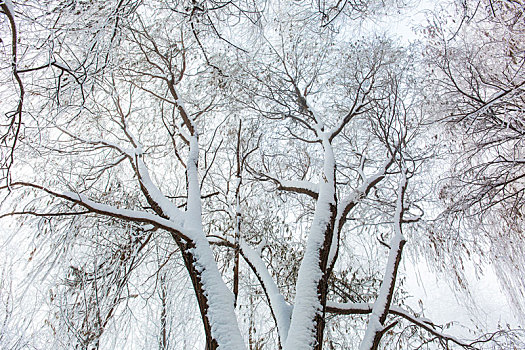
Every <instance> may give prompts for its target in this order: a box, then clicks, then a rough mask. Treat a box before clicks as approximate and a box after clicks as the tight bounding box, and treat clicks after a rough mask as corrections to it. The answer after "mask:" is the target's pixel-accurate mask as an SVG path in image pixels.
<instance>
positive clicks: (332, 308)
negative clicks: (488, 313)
mask: <svg viewBox="0 0 525 350" xmlns="http://www.w3.org/2000/svg"><path fill="white" fill-rule="evenodd" d="M373 307H374V304H372V303H334V302H327V303H326V312H328V313H331V314H336V315H366V314H370V313H372V309H373ZM388 313H389V314H392V315H396V316H400V317H403V318H404V319H406V320H407V321H409V322H412V323H413V324H415V325H416V326H419V327H421V328H423V329H424V330H426V331H427V332H429V333H430V334H432V335H433V336H435V337H437V338H439V339H441V340H444V341H451V342H453V343H456V344H457V345H459V346H462V347H464V348H466V349H475V347H474V346H473V345H472V342H470V343H469V342H466V341H463V340H460V339H458V338H456V337H454V336H452V335H449V334H446V333H443V332H440V331H439V330H437V329H436V328H435V325H434V323H433V322H432V321H430V320H429V319H427V318H422V317H417V316H414V315H412V314H411V313H410V312H409V311H407V310H405V309H403V308H400V307H397V306H390V308H389V310H388Z"/></svg>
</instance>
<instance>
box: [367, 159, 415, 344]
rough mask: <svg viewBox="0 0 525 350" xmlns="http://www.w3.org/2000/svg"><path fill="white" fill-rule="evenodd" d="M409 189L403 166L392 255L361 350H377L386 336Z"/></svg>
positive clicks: (405, 170)
mask: <svg viewBox="0 0 525 350" xmlns="http://www.w3.org/2000/svg"><path fill="white" fill-rule="evenodd" d="M406 188H407V169H406V168H405V167H404V166H402V170H401V180H400V182H399V188H398V194H397V202H396V211H395V213H394V236H393V237H392V240H391V242H390V253H389V254H388V261H387V265H386V269H385V275H384V276H383V281H382V283H381V287H380V289H379V293H378V296H377V299H376V301H375V303H374V306H373V308H372V315H371V316H370V319H369V321H368V326H367V327H366V331H365V336H364V338H363V340H362V342H361V345H360V346H359V350H376V349H377V348H378V346H379V342H380V341H381V338H382V336H383V334H384V330H385V321H386V317H387V315H388V310H389V309H390V304H391V302H392V298H393V296H394V290H395V283H396V277H397V270H398V267H399V262H400V261H401V254H402V252H403V246H404V245H405V242H406V240H405V238H404V237H403V232H402V229H401V225H402V224H401V222H402V220H403V211H404V205H403V202H404V198H405V191H406Z"/></svg>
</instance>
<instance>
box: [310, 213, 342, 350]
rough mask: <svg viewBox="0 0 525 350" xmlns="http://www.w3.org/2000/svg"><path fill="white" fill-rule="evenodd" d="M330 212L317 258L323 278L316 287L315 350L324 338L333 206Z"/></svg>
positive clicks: (332, 235)
mask: <svg viewBox="0 0 525 350" xmlns="http://www.w3.org/2000/svg"><path fill="white" fill-rule="evenodd" d="M330 212H331V213H332V215H331V218H330V224H329V225H328V227H327V229H326V233H325V241H324V243H323V246H322V248H321V250H320V256H319V267H320V269H321V271H323V277H322V278H321V279H320V280H319V284H318V286H317V295H318V296H319V303H320V304H321V312H320V313H318V314H317V316H316V317H315V333H316V335H315V339H316V345H315V348H314V349H315V350H321V349H322V348H323V338H324V327H325V323H326V322H325V311H326V310H325V309H326V296H327V293H328V279H329V277H330V273H331V270H330V269H328V256H329V254H330V247H331V245H332V240H333V239H334V226H335V218H336V215H337V209H336V206H335V205H331V206H330Z"/></svg>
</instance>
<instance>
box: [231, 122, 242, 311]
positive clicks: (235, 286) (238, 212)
mask: <svg viewBox="0 0 525 350" xmlns="http://www.w3.org/2000/svg"><path fill="white" fill-rule="evenodd" d="M241 129H242V122H241V120H239V129H238V130H237V147H236V152H235V153H236V157H237V172H236V174H235V177H236V180H237V183H236V186H235V261H234V264H235V265H234V267H233V296H234V306H235V307H237V297H238V295H239V262H240V259H239V255H240V254H239V241H240V237H241V182H242V178H241V174H242V165H241Z"/></svg>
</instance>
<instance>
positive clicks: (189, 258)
mask: <svg viewBox="0 0 525 350" xmlns="http://www.w3.org/2000/svg"><path fill="white" fill-rule="evenodd" d="M172 237H173V239H174V240H175V242H176V243H177V246H178V247H179V249H180V251H181V254H182V258H183V260H184V265H185V266H186V270H188V273H189V275H190V279H191V283H192V285H193V290H194V291H195V296H196V297H197V303H198V305H199V311H200V313H201V319H202V323H203V326H204V336H205V338H206V347H205V349H206V350H214V349H217V348H218V344H217V341H216V340H215V339H214V338H213V336H212V334H211V325H210V320H209V319H208V299H207V298H206V295H205V294H204V290H203V287H202V282H201V277H200V273H199V272H198V271H197V270H196V269H195V265H194V261H195V259H194V257H193V255H192V254H191V252H190V249H193V248H195V245H194V244H191V243H186V242H183V241H182V240H181V239H180V238H179V237H178V236H175V235H173V236H172Z"/></svg>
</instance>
